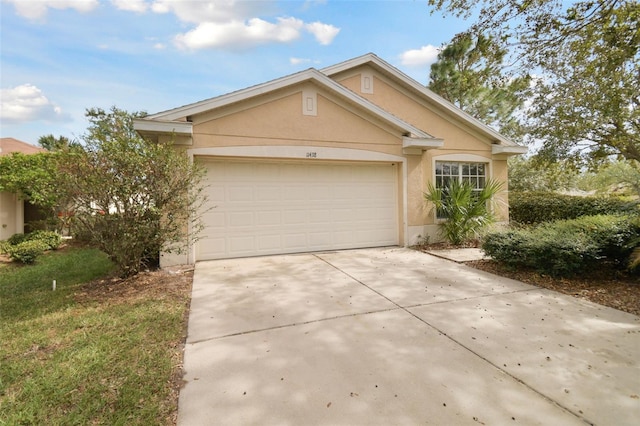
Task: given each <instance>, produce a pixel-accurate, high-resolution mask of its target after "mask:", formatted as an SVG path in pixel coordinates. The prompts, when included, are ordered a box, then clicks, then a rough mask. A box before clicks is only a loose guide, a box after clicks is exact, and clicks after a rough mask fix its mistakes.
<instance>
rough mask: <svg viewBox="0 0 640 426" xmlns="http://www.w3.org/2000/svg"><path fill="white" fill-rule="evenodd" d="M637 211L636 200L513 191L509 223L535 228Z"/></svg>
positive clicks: (638, 210)
mask: <svg viewBox="0 0 640 426" xmlns="http://www.w3.org/2000/svg"><path fill="white" fill-rule="evenodd" d="M638 212H640V204H639V203H638V202H637V201H625V200H622V199H620V198H615V197H578V196H572V195H562V194H557V193H553V192H514V193H511V194H509V218H510V220H512V221H514V222H517V223H520V224H524V225H536V224H539V223H544V222H553V221H556V220H567V219H576V218H578V217H582V216H595V215H610V214H634V213H638Z"/></svg>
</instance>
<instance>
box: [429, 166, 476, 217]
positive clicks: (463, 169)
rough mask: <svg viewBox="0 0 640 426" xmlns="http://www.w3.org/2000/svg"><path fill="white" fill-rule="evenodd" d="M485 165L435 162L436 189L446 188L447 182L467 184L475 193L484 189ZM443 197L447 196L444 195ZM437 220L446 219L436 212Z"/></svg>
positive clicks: (441, 213)
mask: <svg viewBox="0 0 640 426" xmlns="http://www.w3.org/2000/svg"><path fill="white" fill-rule="evenodd" d="M486 170H487V167H486V163H473V162H454V161H448V162H447V161H436V187H437V188H446V187H447V186H448V185H449V182H451V181H452V180H456V181H458V182H468V183H470V184H471V186H472V187H473V188H474V190H476V191H480V190H481V189H482V188H484V186H485V183H486V179H487V176H486ZM443 196H445V197H446V196H447V195H446V193H445V194H443ZM436 214H437V217H438V219H446V215H444V213H443V212H442V211H440V210H438V211H437V213H436Z"/></svg>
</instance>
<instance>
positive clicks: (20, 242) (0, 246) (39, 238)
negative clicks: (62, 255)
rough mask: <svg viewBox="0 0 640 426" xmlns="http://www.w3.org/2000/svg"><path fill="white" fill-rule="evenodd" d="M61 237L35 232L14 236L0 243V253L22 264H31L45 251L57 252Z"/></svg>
mask: <svg viewBox="0 0 640 426" xmlns="http://www.w3.org/2000/svg"><path fill="white" fill-rule="evenodd" d="M60 244H62V237H61V236H60V235H59V234H58V233H56V232H53V231H35V232H32V233H29V234H14V235H12V236H11V237H10V238H9V239H8V240H7V241H0V252H4V253H6V254H8V255H9V257H10V258H11V259H13V260H17V261H19V262H22V263H33V262H35V260H36V258H37V257H38V256H40V255H41V254H42V253H43V252H45V251H46V250H57V249H58V247H60Z"/></svg>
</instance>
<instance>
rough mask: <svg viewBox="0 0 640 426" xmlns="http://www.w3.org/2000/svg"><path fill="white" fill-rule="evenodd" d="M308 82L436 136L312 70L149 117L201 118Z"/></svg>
mask: <svg viewBox="0 0 640 426" xmlns="http://www.w3.org/2000/svg"><path fill="white" fill-rule="evenodd" d="M305 81H312V82H314V83H316V84H318V85H319V86H321V87H325V88H327V89H328V90H329V91H331V92H334V93H336V94H338V95H339V96H341V97H342V98H345V99H347V100H348V101H350V102H352V103H354V104H357V105H359V106H360V107H362V108H363V109H365V110H368V111H369V112H371V113H372V114H373V115H376V116H378V117H380V118H381V119H383V120H384V121H386V122H388V123H390V124H392V125H394V126H395V127H397V128H399V129H401V130H402V131H403V132H404V133H408V134H412V135H416V136H417V137H421V138H427V139H431V138H433V136H431V135H430V134H428V133H426V132H425V131H423V130H421V129H419V128H417V127H415V126H413V125H411V124H409V123H407V122H405V121H404V120H401V119H400V118H398V117H396V116H394V115H393V114H390V113H389V112H388V111H386V110H384V109H382V108H380V107H379V106H377V105H375V104H373V103H371V102H369V101H368V100H366V99H365V98H363V97H361V96H359V95H357V94H356V93H354V92H352V91H351V90H349V89H347V88H346V87H344V86H343V85H341V84H340V83H338V82H336V81H334V80H332V79H331V78H329V77H328V76H326V75H325V74H323V73H321V72H320V71H318V70H316V69H314V68H309V69H308V70H305V71H301V72H299V73H296V74H292V75H289V76H286V77H282V78H279V79H277V80H272V81H269V82H267V83H263V84H260V85H257V86H253V87H249V88H246V89H243V90H239V91H236V92H232V93H229V94H227V95H222V96H218V97H216V98H212V99H207V100H204V101H201V102H197V103H194V104H191V105H186V106H183V107H179V108H176V109H173V110H170V111H166V112H161V113H158V114H153V115H150V116H148V117H147V119H150V120H164V121H171V120H176V119H178V118H184V117H187V116H191V115H195V114H199V113H202V112H206V111H210V110H212V109H216V108H220V107H223V106H226V105H230V104H233V103H236V102H240V101H244V100H246V99H250V98H252V97H255V96H259V95H262V94H265V93H269V92H273V91H276V90H279V89H282V88H285V87H288V86H291V85H294V84H298V83H302V82H305Z"/></svg>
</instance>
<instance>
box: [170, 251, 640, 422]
mask: <svg viewBox="0 0 640 426" xmlns="http://www.w3.org/2000/svg"><path fill="white" fill-rule="evenodd" d="M184 368H185V370H186V375H185V380H186V384H185V386H184V388H183V389H182V391H181V393H180V402H179V411H178V423H179V424H180V425H184V426H191V425H214V424H220V425H251V424H256V425H272V424H273V425H376V424H377V425H413V424H434V425H454V424H455V425H457V424H473V425H477V424H486V425H504V424H523V425H535V424H540V425H560V424H562V425H572V424H598V425H614V424H615V425H632V424H633V425H636V424H638V419H640V317H637V316H634V315H630V314H626V313H624V312H621V311H617V310H615V309H610V308H606V307H602V306H599V305H596V304H592V303H589V302H585V301H582V300H579V299H575V298H572V297H568V296H564V295H561V294H558V293H555V292H553V291H549V290H545V289H540V288H537V287H533V286H529V285H526V284H523V283H520V282H518V281H513V280H509V279H504V278H500V277H497V276H495V275H491V274H487V273H483V272H481V271H477V270H474V269H471V268H468V267H465V266H464V265H460V264H458V263H455V262H451V261H448V260H444V259H440V258H436V257H434V256H431V255H428V254H424V253H420V252H416V251H412V250H409V249H404V248H383V249H366V250H350V251H339V252H328V253H316V254H300V255H287V256H273V257H260V258H249V259H233V260H220V261H210V262H202V263H198V264H197V265H196V269H195V276H194V282H193V298H192V302H191V313H190V317H189V331H188V338H187V345H186V349H185V364H184Z"/></svg>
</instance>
